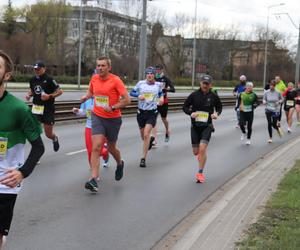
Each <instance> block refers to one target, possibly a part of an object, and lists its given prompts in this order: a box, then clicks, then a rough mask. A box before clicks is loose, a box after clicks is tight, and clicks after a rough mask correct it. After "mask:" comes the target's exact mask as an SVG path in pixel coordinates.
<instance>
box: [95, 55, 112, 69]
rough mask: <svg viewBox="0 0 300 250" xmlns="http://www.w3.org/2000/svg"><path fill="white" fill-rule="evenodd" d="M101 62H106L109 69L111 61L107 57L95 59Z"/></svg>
mask: <svg viewBox="0 0 300 250" xmlns="http://www.w3.org/2000/svg"><path fill="white" fill-rule="evenodd" d="M103 60H104V61H106V62H107V65H108V66H109V67H111V60H110V58H109V57H107V56H100V57H98V58H97V61H103Z"/></svg>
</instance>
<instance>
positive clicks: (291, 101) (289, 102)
mask: <svg viewBox="0 0 300 250" xmlns="http://www.w3.org/2000/svg"><path fill="white" fill-rule="evenodd" d="M294 103H295V102H294V100H287V101H286V106H290V107H292V106H294Z"/></svg>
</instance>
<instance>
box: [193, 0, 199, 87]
mask: <svg viewBox="0 0 300 250" xmlns="http://www.w3.org/2000/svg"><path fill="white" fill-rule="evenodd" d="M197 2H198V0H195V17H194V41H193V63H192V90H194V85H195V68H196V24H197Z"/></svg>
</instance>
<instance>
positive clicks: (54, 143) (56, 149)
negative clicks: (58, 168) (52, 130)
mask: <svg viewBox="0 0 300 250" xmlns="http://www.w3.org/2000/svg"><path fill="white" fill-rule="evenodd" d="M53 150H54V151H55V152H57V151H58V150H59V142H58V137H57V136H56V137H55V139H54V140H53Z"/></svg>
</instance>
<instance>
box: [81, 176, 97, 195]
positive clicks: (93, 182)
mask: <svg viewBox="0 0 300 250" xmlns="http://www.w3.org/2000/svg"><path fill="white" fill-rule="evenodd" d="M84 187H85V188H86V189H88V190H90V191H91V192H93V193H96V192H98V184H97V181H96V180H95V179H90V180H89V181H87V182H86V183H85V186H84Z"/></svg>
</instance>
